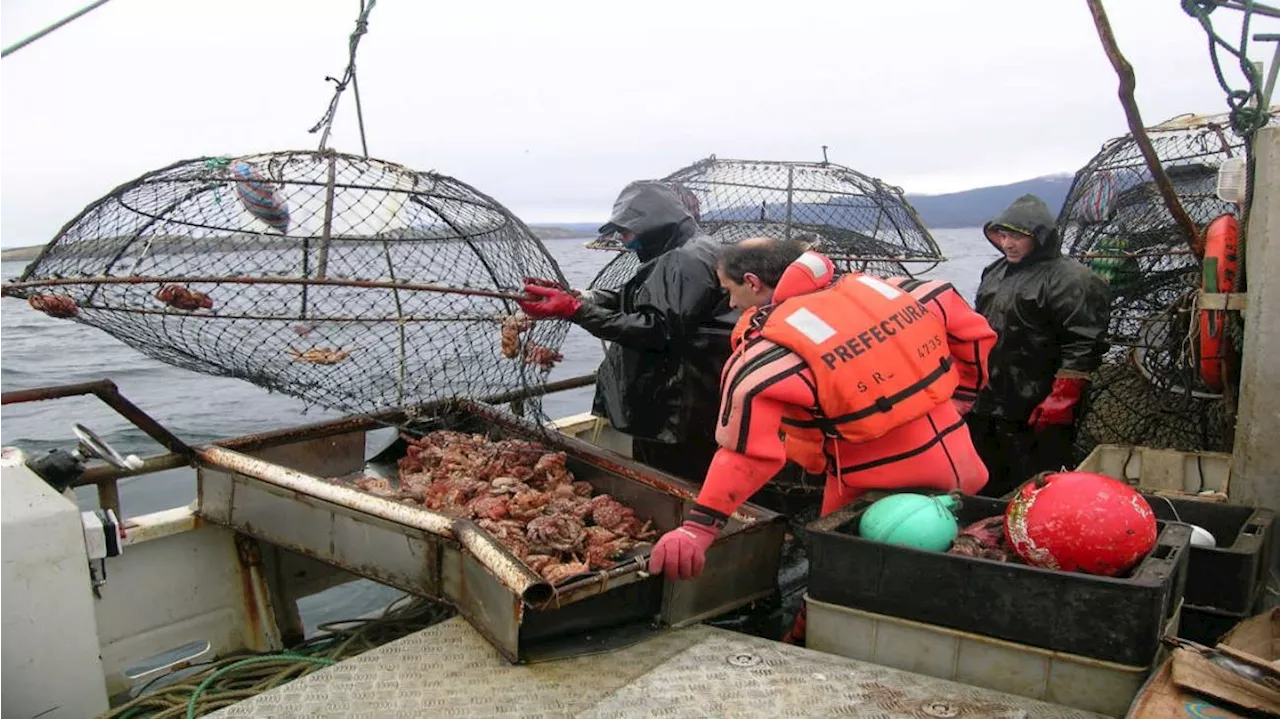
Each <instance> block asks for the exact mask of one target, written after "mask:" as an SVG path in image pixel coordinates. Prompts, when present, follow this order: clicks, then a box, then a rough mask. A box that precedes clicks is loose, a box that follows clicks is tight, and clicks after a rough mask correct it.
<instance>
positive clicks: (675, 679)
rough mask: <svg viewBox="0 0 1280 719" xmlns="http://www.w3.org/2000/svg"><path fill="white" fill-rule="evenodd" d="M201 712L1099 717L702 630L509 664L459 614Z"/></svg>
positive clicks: (251, 714) (263, 714) (959, 718)
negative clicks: (596, 651)
mask: <svg viewBox="0 0 1280 719" xmlns="http://www.w3.org/2000/svg"><path fill="white" fill-rule="evenodd" d="M209 716H214V717H221V718H230V717H282V718H283V717H299V718H302V717H407V716H449V717H455V716H470V717H489V716H511V717H516V716H518V717H530V718H538V717H541V718H544V719H550V718H551V717H584V718H586V717H592V718H596V719H604V718H606V717H610V718H611V717H651V716H681V717H686V716H695V717H700V716H716V717H722V716H736V717H754V716H759V717H780V716H788V717H819V716H823V717H825V716H847V717H877V718H883V719H889V718H897V717H920V718H921V719H953V718H954V719H976V718H978V717H982V718H984V719H985V718H986V717H998V718H1005V719H1013V718H1014V717H1025V718H1026V719H1094V718H1095V717H1097V716H1098V715H1096V714H1092V713H1089V712H1083V711H1077V710H1074V709H1067V708H1063V707H1058V706H1054V705H1051V704H1045V703H1043V702H1037V701H1034V700H1031V699H1024V698H1022V697H1015V696H1011V695H1009V694H1002V693H1000V692H994V691H989V690H985V689H978V688H975V687H969V686H965V685H963V684H957V683H954V682H948V681H943V680H940V679H933V678H930V677H925V676H922V675H919V674H911V673H908V672H902V671H898V670H895V669H889V668H886V667H879V666H876V665H873V664H866V663H864V662H858V661H854V660H851V659H845V658H843V657H837V656H834V655H830V654H822V653H819V652H814V651H809V650H805V649H798V648H795V647H790V646H786V645H782V644H778V643H776V642H770V641H767V640H764V639H758V638H755V637H750V636H746V635H742V634H737V633H734V632H728V631H725V630H721V629H715V628H712V627H707V626H693V627H688V628H685V629H680V630H673V631H670V632H666V633H664V634H661V635H658V636H656V637H654V638H653V639H650V640H648V641H644V642H641V643H640V644H636V645H634V646H631V647H628V648H626V649H622V650H619V651H614V652H609V653H606V654H598V655H594V656H588V657H578V658H575V659H566V660H562V661H556V662H547V663H542V664H533V665H527V666H512V665H510V664H508V663H507V661H506V660H505V659H503V658H502V657H501V656H500V655H499V654H498V653H497V651H496V650H494V649H493V647H492V646H490V645H489V643H488V642H486V641H485V640H484V638H483V637H481V636H480V634H478V633H477V632H476V631H475V630H474V629H472V628H471V626H470V625H469V624H467V623H466V622H465V621H464V620H462V619H461V618H454V619H451V620H449V621H447V622H444V623H442V624H438V625H436V626H434V627H431V628H430V629H425V630H423V631H421V632H418V633H416V634H412V635H410V636H408V637H405V638H403V639H400V640H398V641H395V642H392V643H390V644H386V645H384V646H381V647H378V648H377V649H373V650H371V651H369V652H366V653H364V654H362V655H360V656H358V657H356V658H354V659H349V660H347V661H345V662H342V663H341V664H337V665H335V666H332V667H329V668H327V669H323V670H321V671H318V672H315V673H314V674H311V675H308V676H306V677H303V678H302V679H299V680H297V681H294V682H291V683H289V684H287V685H285V686H282V687H279V688H277V689H273V690H271V691H269V692H265V693H263V694H260V695H258V696H257V697H254V698H252V699H248V700H245V701H243V702H241V703H239V704H236V705H235V706H232V707H228V708H227V709H224V710H222V711H219V712H216V713H214V714H211V715H209Z"/></svg>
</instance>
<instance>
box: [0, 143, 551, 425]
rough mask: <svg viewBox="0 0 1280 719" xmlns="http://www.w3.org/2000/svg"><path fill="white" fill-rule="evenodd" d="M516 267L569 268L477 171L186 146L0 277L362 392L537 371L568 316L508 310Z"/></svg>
mask: <svg viewBox="0 0 1280 719" xmlns="http://www.w3.org/2000/svg"><path fill="white" fill-rule="evenodd" d="M526 276H534V277H550V278H556V279H557V280H558V281H560V282H561V284H564V282H563V275H562V274H561V273H560V269H559V267H558V266H557V265H556V263H555V261H554V260H553V259H552V258H551V256H550V255H549V254H548V253H547V251H546V249H545V248H544V247H543V246H542V244H541V242H539V241H538V239H537V238H536V237H535V236H534V235H533V234H532V233H531V232H530V231H529V229H528V228H527V227H526V226H525V225H524V224H523V223H522V222H520V221H519V220H518V219H517V218H516V217H514V216H513V215H512V214H511V213H510V212H508V211H507V210H506V209H505V208H503V207H502V206H501V205H500V204H498V203H497V202H495V201H494V200H493V199H491V198H489V197H488V196H486V195H484V194H482V193H480V192H478V191H477V190H475V189H474V188H472V187H470V186H468V185H466V184H464V183H462V182H460V181H458V180H455V179H452V178H449V177H445V176H442V175H437V174H434V173H430V172H417V171H414V170H411V169H408V168H406V167H403V166H400V165H396V164H392V163H389V162H384V161H381V160H376V159H367V158H364V157H360V156H353V155H345V154H341V153H336V152H333V151H321V152H306V151H299V152H275V153H269V154H260V155H253V156H246V157H239V158H199V159H195V160H188V161H183V162H178V163H175V164H173V165H170V166H169V167H166V168H163V169H160V170H157V171H154V172H151V173H148V174H146V175H143V176H141V177H139V178H137V179H135V180H133V181H131V182H129V183H126V184H124V185H121V186H120V187H118V188H116V189H115V190H113V191H112V192H111V193H110V194H108V195H107V196H105V197H103V198H101V199H100V200H98V201H96V202H95V203H93V204H92V205H90V206H89V207H88V208H86V209H85V210H84V211H82V212H81V214H80V215H79V216H78V217H76V218H75V219H74V220H73V221H72V222H70V223H69V224H68V225H67V226H66V227H64V228H63V230H62V231H61V232H60V233H59V234H58V235H57V237H56V238H55V239H54V240H53V241H52V242H50V243H49V244H48V245H47V246H46V247H45V248H44V250H43V252H42V254H41V255H40V256H39V257H38V258H37V259H36V260H35V262H33V263H32V264H31V265H30V266H29V267H28V268H27V269H26V272H25V273H24V274H23V275H22V277H21V278H20V279H19V280H18V281H17V282H16V283H14V284H13V285H10V286H8V287H7V288H6V292H7V293H8V294H11V295H16V296H18V297H24V298H26V299H27V300H28V302H29V303H30V304H31V305H32V306H33V307H35V308H36V309H40V310H42V311H45V312H46V313H47V314H51V315H53V316H56V317H66V318H70V319H74V320H76V321H78V322H82V323H84V324H87V325H91V326H94V327H97V328H99V329H102V330H104V331H106V332H108V333H110V334H111V335H113V336H115V337H116V338H118V339H120V340H121V341H123V342H124V343H126V344H128V345H130V346H132V347H134V348H136V349H138V350H140V351H141V352H143V353H145V354H147V355H149V356H151V357H154V358H156V359H158V360H161V361H163V362H167V363H170V364H173V365H177V366H179V367H184V368H187V369H191V370H195V371H197V372H203V373H207V374H212V375H221V376H230V377H238V378H241V379H244V380H247V381H249V382H252V383H253V384H256V385H258V386H261V387H264V388H266V389H268V390H272V391H278V392H282V393H284V394H288V395H292V396H295V397H298V398H301V399H302V400H304V401H305V402H306V403H307V404H316V405H321V406H325V407H331V408H335V409H340V410H345V411H353V412H373V411H378V410H384V409H391V408H399V407H406V406H411V405H416V404H420V403H423V402H428V401H433V400H445V399H450V398H457V397H466V398H476V399H484V398H488V397H493V396H495V395H501V394H504V393H512V392H520V391H522V390H525V389H527V388H530V387H534V386H536V385H540V384H542V383H544V382H545V379H546V376H547V374H548V372H549V370H550V367H551V365H552V364H553V363H554V362H555V361H556V360H557V359H558V358H559V348H560V345H561V343H562V341H563V340H564V336H565V332H566V325H565V323H562V322H539V323H536V324H533V323H530V322H528V321H527V320H524V319H523V318H521V317H518V316H516V313H517V310H518V308H517V307H516V305H515V302H514V299H515V298H516V297H517V296H518V295H517V294H516V293H517V292H518V291H519V288H521V287H522V285H523V278H524V277H526ZM513 316H514V317H516V319H514V320H513V319H511V318H512V317H513ZM530 408H532V410H533V411H538V408H539V405H537V403H532V404H531V405H527V406H526V411H528V410H529V409H530Z"/></svg>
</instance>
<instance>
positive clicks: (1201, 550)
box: [1143, 494, 1275, 628]
mask: <svg viewBox="0 0 1280 719" xmlns="http://www.w3.org/2000/svg"><path fill="white" fill-rule="evenodd" d="M1143 496H1144V497H1146V500H1147V503H1148V504H1150V505H1151V511H1153V512H1155V515H1156V517H1157V518H1158V519H1163V520H1166V521H1180V522H1186V523H1187V524H1194V525H1196V526H1199V527H1203V528H1205V529H1206V530H1208V531H1209V533H1210V534H1212V535H1213V537H1214V539H1215V540H1217V544H1218V546H1216V547H1212V548H1211V547H1196V546H1192V547H1191V557H1190V559H1189V560H1188V561H1187V586H1186V589H1185V590H1184V591H1185V597H1186V605H1187V609H1188V610H1190V609H1191V608H1192V607H1194V608H1196V609H1212V610H1214V612H1215V613H1221V614H1234V615H1239V616H1240V617H1241V618H1243V617H1245V616H1251V615H1252V613H1253V610H1254V609H1255V604H1256V602H1257V599H1258V591H1259V590H1260V589H1261V588H1262V587H1263V586H1265V585H1266V583H1267V568H1268V567H1269V566H1271V552H1272V544H1273V542H1272V539H1273V536H1274V531H1275V530H1274V526H1275V512H1274V511H1272V510H1270V509H1265V508H1262V507H1241V506H1239V505H1235V504H1221V503H1218V502H1202V501H1198V500H1194V499H1175V498H1173V497H1164V496H1161V495H1155V494H1144V495H1143ZM1228 628H1230V627H1228Z"/></svg>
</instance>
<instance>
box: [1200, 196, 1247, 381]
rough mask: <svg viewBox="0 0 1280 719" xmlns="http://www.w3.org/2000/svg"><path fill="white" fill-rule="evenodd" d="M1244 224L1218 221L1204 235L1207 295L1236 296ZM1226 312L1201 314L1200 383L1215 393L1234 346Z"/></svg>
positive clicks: (1232, 218) (1228, 216)
mask: <svg viewBox="0 0 1280 719" xmlns="http://www.w3.org/2000/svg"><path fill="white" fill-rule="evenodd" d="M1239 249H1240V221H1239V220H1237V219H1236V216H1235V215H1232V214H1225V215H1219V216H1218V217H1215V218H1214V219H1213V221H1212V222H1210V223H1209V227H1208V228H1207V229H1206V230H1205V233H1204V262H1203V264H1202V265H1201V268H1202V269H1201V272H1202V274H1201V288H1202V289H1203V290H1204V291H1205V292H1232V291H1234V290H1235V288H1236V279H1237V277H1236V273H1237V272H1238V271H1239ZM1223 319H1224V317H1223V311H1222V310H1200V379H1202V380H1204V383H1205V384H1206V385H1208V386H1209V387H1211V388H1213V389H1214V390H1221V389H1222V385H1223V382H1222V370H1223V363H1224V362H1225V361H1226V359H1227V357H1228V355H1229V354H1230V353H1231V351H1232V350H1231V343H1229V342H1224V341H1223V326H1224V323H1223Z"/></svg>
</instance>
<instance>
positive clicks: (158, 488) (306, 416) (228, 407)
mask: <svg viewBox="0 0 1280 719" xmlns="http://www.w3.org/2000/svg"><path fill="white" fill-rule="evenodd" d="M934 235H935V238H936V239H937V240H938V243H939V245H941V247H942V250H943V252H944V254H945V255H946V256H947V257H948V261H947V262H945V263H943V264H941V265H939V266H938V267H937V268H935V269H934V270H932V271H931V272H929V273H928V274H927V275H926V276H928V277H932V278H941V279H947V280H949V281H951V282H952V283H953V284H954V285H955V286H956V287H957V288H958V289H959V290H960V291H961V292H962V293H964V295H965V297H966V298H967V299H969V300H970V301H972V299H973V295H974V292H975V290H976V289H977V285H978V276H979V273H980V271H981V269H982V267H983V266H984V265H986V264H987V263H988V262H990V261H991V260H993V259H994V258H995V257H996V251H995V250H994V249H993V248H992V247H991V246H990V245H989V244H988V243H987V242H986V240H985V239H984V238H983V237H982V233H981V231H980V230H978V229H959V230H939V231H936V232H935V233H934ZM584 242H585V240H583V239H560V240H548V241H546V246H547V249H548V250H549V251H550V252H551V254H552V255H553V256H554V257H555V259H556V261H557V262H558V263H559V264H560V268H561V270H562V271H563V272H564V274H565V276H566V277H567V278H568V280H569V281H570V283H572V285H573V286H574V287H585V286H586V285H587V284H588V283H589V282H590V280H591V278H592V277H594V276H595V274H596V273H597V272H599V270H600V268H602V267H603V266H604V265H605V263H607V262H608V261H609V260H610V259H612V258H613V256H614V253H612V252H608V251H601V250H590V249H587V248H585V247H583V243H584ZM24 264H25V263H21V262H5V263H3V264H2V265H0V276H3V278H4V280H5V281H8V280H11V279H13V278H15V277H16V276H17V275H19V274H20V273H21V272H22V270H23V267H24ZM0 340H2V344H0V387H2V388H3V391H5V392H8V391H11V390H15V389H25V388H30V387H40V386H45V385H52V384H67V383H73V382H88V381H93V380H98V379H104V378H107V379H111V380H113V381H114V382H115V383H116V384H117V385H118V386H119V387H120V390H121V391H122V392H123V394H124V395H125V396H126V397H128V398H129V399H130V400H132V401H133V402H134V403H135V404H137V405H138V406H139V407H141V408H142V409H143V410H145V411H146V412H148V413H149V414H150V415H151V416H153V417H155V418H156V419H157V420H158V421H159V422H160V423H161V424H163V425H165V426H166V427H168V428H169V429H170V430H171V431H173V432H174V434H176V435H178V436H179V437H181V438H182V439H183V440H185V441H186V442H188V443H190V444H199V443H204V442H210V441H213V440H216V439H221V438H226V437H234V436H239V435H243V434H249V433H253V432H261V431H265V430H270V429H278V428H281V427H289V426H293V425H298V424H304V423H310V422H318V421H321V420H324V419H331V418H336V417H338V416H340V415H339V414H338V413H336V412H331V411H325V410H321V409H314V408H312V409H310V410H309V411H308V410H307V408H306V407H305V406H304V405H303V403H302V402H301V401H299V400H295V399H293V398H290V397H287V396H283V395H279V394H271V393H268V392H266V391H265V390H262V389H259V388H258V387H256V386H254V385H251V384H249V383H247V382H244V381H242V380H237V379H227V378H221V377H212V376H208V375H203V374H198V373H195V372H191V371H188V370H184V369H179V368H177V367H173V366H170V365H167V364H163V363H160V362H158V361H156V360H153V359H151V358H149V357H146V356H145V355H143V354H141V353H139V352H138V351H136V350H134V349H132V348H131V347H129V346H127V345H125V344H123V343H121V342H119V341H117V340H116V339H115V338H113V337H111V336H110V335H108V334H106V333H105V332H101V331H99V330H96V329H94V328H91V327H87V326H85V325H81V324H78V323H75V322H68V321H65V320H56V319H52V318H50V317H48V316H46V315H44V314H42V313H40V312H36V311H34V310H32V309H31V308H29V307H28V306H27V304H26V303H25V302H22V301H19V300H16V299H11V298H10V299H5V300H4V301H3V302H0ZM562 351H563V353H564V355H565V359H564V361H563V362H561V363H560V364H559V365H557V367H556V368H555V370H554V371H553V372H552V374H551V379H552V380H557V379H564V378H568V377H576V376H579V375H583V374H587V373H590V372H592V371H593V370H594V369H595V367H596V365H597V364H598V363H599V361H600V359H601V356H602V354H603V349H602V346H601V344H600V341H599V340H597V339H595V338H594V337H592V336H591V335H589V334H587V333H586V332H585V331H583V330H581V329H580V328H577V327H573V328H571V330H570V332H569V334H568V337H567V338H566V341H565V344H564V347H563V348H562ZM590 405H591V389H590V388H583V389H578V390H571V391H568V392H562V393H559V394H555V395H551V396H548V397H547V398H546V399H545V400H544V405H543V408H544V410H545V411H546V413H547V414H549V415H550V416H552V417H557V416H563V415H566V414H573V413H577V412H583V411H586V410H588V409H589V408H590ZM74 422H79V423H81V424H84V425H85V426H87V427H89V428H90V429H92V430H94V431H95V432H97V433H98V434H99V435H101V436H102V437H103V438H104V439H105V440H106V441H107V442H109V443H110V444H112V445H113V446H115V447H116V448H117V449H118V450H120V451H121V452H122V453H126V454H127V453H134V454H137V455H139V456H146V455H149V454H157V453H161V452H163V451H164V449H163V448H162V447H160V446H159V445H158V444H156V443H155V442H153V441H152V440H151V439H150V438H149V437H147V436H146V435H145V434H143V433H142V432H141V431H139V430H138V429H137V428H135V427H133V426H132V425H131V424H129V422H128V421H127V420H125V419H123V418H122V417H120V416H119V415H117V414H115V412H113V411H112V410H111V409H109V408H108V407H106V405H104V404H102V403H101V402H99V401H98V400H97V399H95V398H92V397H88V398H84V397H81V398H69V399H62V400H54V401H48V402H41V403H30V404H23V405H10V406H8V407H5V408H4V411H3V415H2V417H0V442H2V443H3V444H4V445H6V446H17V447H21V448H23V449H25V450H27V451H28V452H33V453H35V452H43V451H45V450H47V449H51V448H54V447H62V448H65V449H71V448H72V447H74V446H75V438H74V435H73V434H72V432H71V425H72V423H74ZM80 499H81V503H82V504H83V505H85V506H86V507H88V506H94V505H95V504H96V495H95V494H94V492H93V490H91V489H84V488H82V489H81V490H80ZM120 499H121V505H122V507H123V509H124V513H125V514H126V515H136V514H143V513H147V512H153V511H156V510H160V509H167V508H170V507H175V506H181V505H184V504H188V503H190V502H191V501H193V500H194V499H195V474H194V472H193V471H191V470H187V469H183V470H172V471H168V472H160V473H157V474H153V475H148V476H145V477H137V478H133V479H126V480H124V481H122V482H121V483H120ZM394 596H395V592H394V591H393V590H390V589H388V588H386V587H382V586H380V585H377V584H374V583H372V582H359V583H354V584H351V585H347V586H343V587H337V588H335V589H332V590H329V591H327V592H324V593H322V594H320V595H316V596H314V597H311V598H308V600H306V601H304V602H303V603H302V609H303V610H304V619H306V623H307V625H308V626H309V627H313V626H315V624H316V623H318V622H324V621H330V620H332V619H335V618H344V617H351V616H356V615H358V614H360V613H363V612H366V611H370V610H372V609H374V608H376V607H378V606H381V605H382V604H385V603H386V601H388V600H389V599H390V598H392V597H394Z"/></svg>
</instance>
